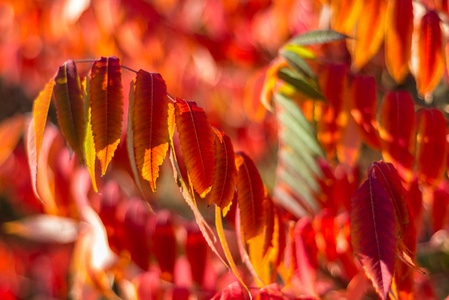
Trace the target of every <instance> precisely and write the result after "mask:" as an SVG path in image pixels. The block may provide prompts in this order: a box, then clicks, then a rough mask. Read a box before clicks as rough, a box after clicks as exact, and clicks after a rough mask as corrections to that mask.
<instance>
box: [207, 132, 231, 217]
mask: <svg viewBox="0 0 449 300" xmlns="http://www.w3.org/2000/svg"><path fill="white" fill-rule="evenodd" d="M212 129H213V131H214V144H215V169H214V180H213V184H212V189H211V191H210V194H209V205H210V204H212V203H215V204H217V205H218V206H220V208H221V209H224V208H225V207H227V206H229V204H230V203H231V201H232V198H233V197H234V192H235V186H236V180H237V169H236V167H235V155H234V148H233V146H232V143H231V139H230V138H229V137H228V136H227V135H225V134H223V133H222V132H220V131H219V130H218V129H216V128H212Z"/></svg>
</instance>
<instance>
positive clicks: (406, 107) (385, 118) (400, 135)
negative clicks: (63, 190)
mask: <svg viewBox="0 0 449 300" xmlns="http://www.w3.org/2000/svg"><path fill="white" fill-rule="evenodd" d="M379 136H380V138H381V141H380V143H381V147H382V156H383V158H384V160H385V161H387V162H391V163H392V164H393V165H394V166H395V167H396V169H397V170H398V173H399V175H400V176H401V177H402V179H404V180H407V181H409V180H410V179H411V174H412V172H411V169H412V167H413V153H414V145H415V111H414V107H413V100H412V98H411V97H410V95H409V93H408V92H406V91H398V92H389V93H387V94H385V96H384V99H383V101H382V107H381V112H380V124H379Z"/></svg>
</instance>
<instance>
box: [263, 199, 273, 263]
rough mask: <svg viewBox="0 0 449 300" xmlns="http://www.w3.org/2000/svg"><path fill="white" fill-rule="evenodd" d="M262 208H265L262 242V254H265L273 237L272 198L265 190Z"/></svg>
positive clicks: (271, 245)
mask: <svg viewBox="0 0 449 300" xmlns="http://www.w3.org/2000/svg"><path fill="white" fill-rule="evenodd" d="M264 208H265V218H266V221H265V223H266V226H265V228H264V231H263V236H264V242H263V246H262V256H265V255H266V254H267V252H268V249H269V248H270V247H273V238H274V224H275V220H274V219H275V211H274V204H273V200H271V197H270V195H269V194H268V191H265V200H264Z"/></svg>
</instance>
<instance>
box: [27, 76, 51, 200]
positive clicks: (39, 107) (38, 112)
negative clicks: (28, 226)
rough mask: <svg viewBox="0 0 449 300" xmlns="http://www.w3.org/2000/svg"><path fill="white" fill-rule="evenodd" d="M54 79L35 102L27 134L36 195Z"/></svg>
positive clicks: (32, 179) (29, 160) (29, 159)
mask: <svg viewBox="0 0 449 300" xmlns="http://www.w3.org/2000/svg"><path fill="white" fill-rule="evenodd" d="M53 86H54V81H53V79H50V81H49V82H48V83H47V84H46V85H45V88H44V90H43V91H41V92H40V93H39V96H37V98H36V99H35V100H34V103H33V118H32V119H31V121H30V126H29V128H28V136H27V148H28V149H27V150H28V162H29V164H30V172H31V182H32V187H33V192H34V194H35V195H36V197H38V198H39V199H40V197H39V194H38V193H37V187H36V184H37V182H36V180H37V164H38V162H39V154H40V150H41V147H42V138H43V137H44V129H45V123H46V122H47V115H48V108H49V106H50V100H51V96H52V94H53Z"/></svg>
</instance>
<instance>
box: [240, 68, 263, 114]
mask: <svg viewBox="0 0 449 300" xmlns="http://www.w3.org/2000/svg"><path fill="white" fill-rule="evenodd" d="M265 73H266V70H265V69H262V70H259V71H257V72H256V73H254V74H253V75H252V76H251V77H250V78H249V80H248V82H247V83H246V86H245V91H244V92H245V93H244V98H243V100H244V101H243V108H244V109H245V113H246V116H247V117H248V119H250V120H251V121H253V122H262V121H263V119H264V118H265V115H266V108H265V107H264V105H263V104H262V103H261V101H260V100H261V95H262V90H263V88H264V82H265V76H266V75H265Z"/></svg>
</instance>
